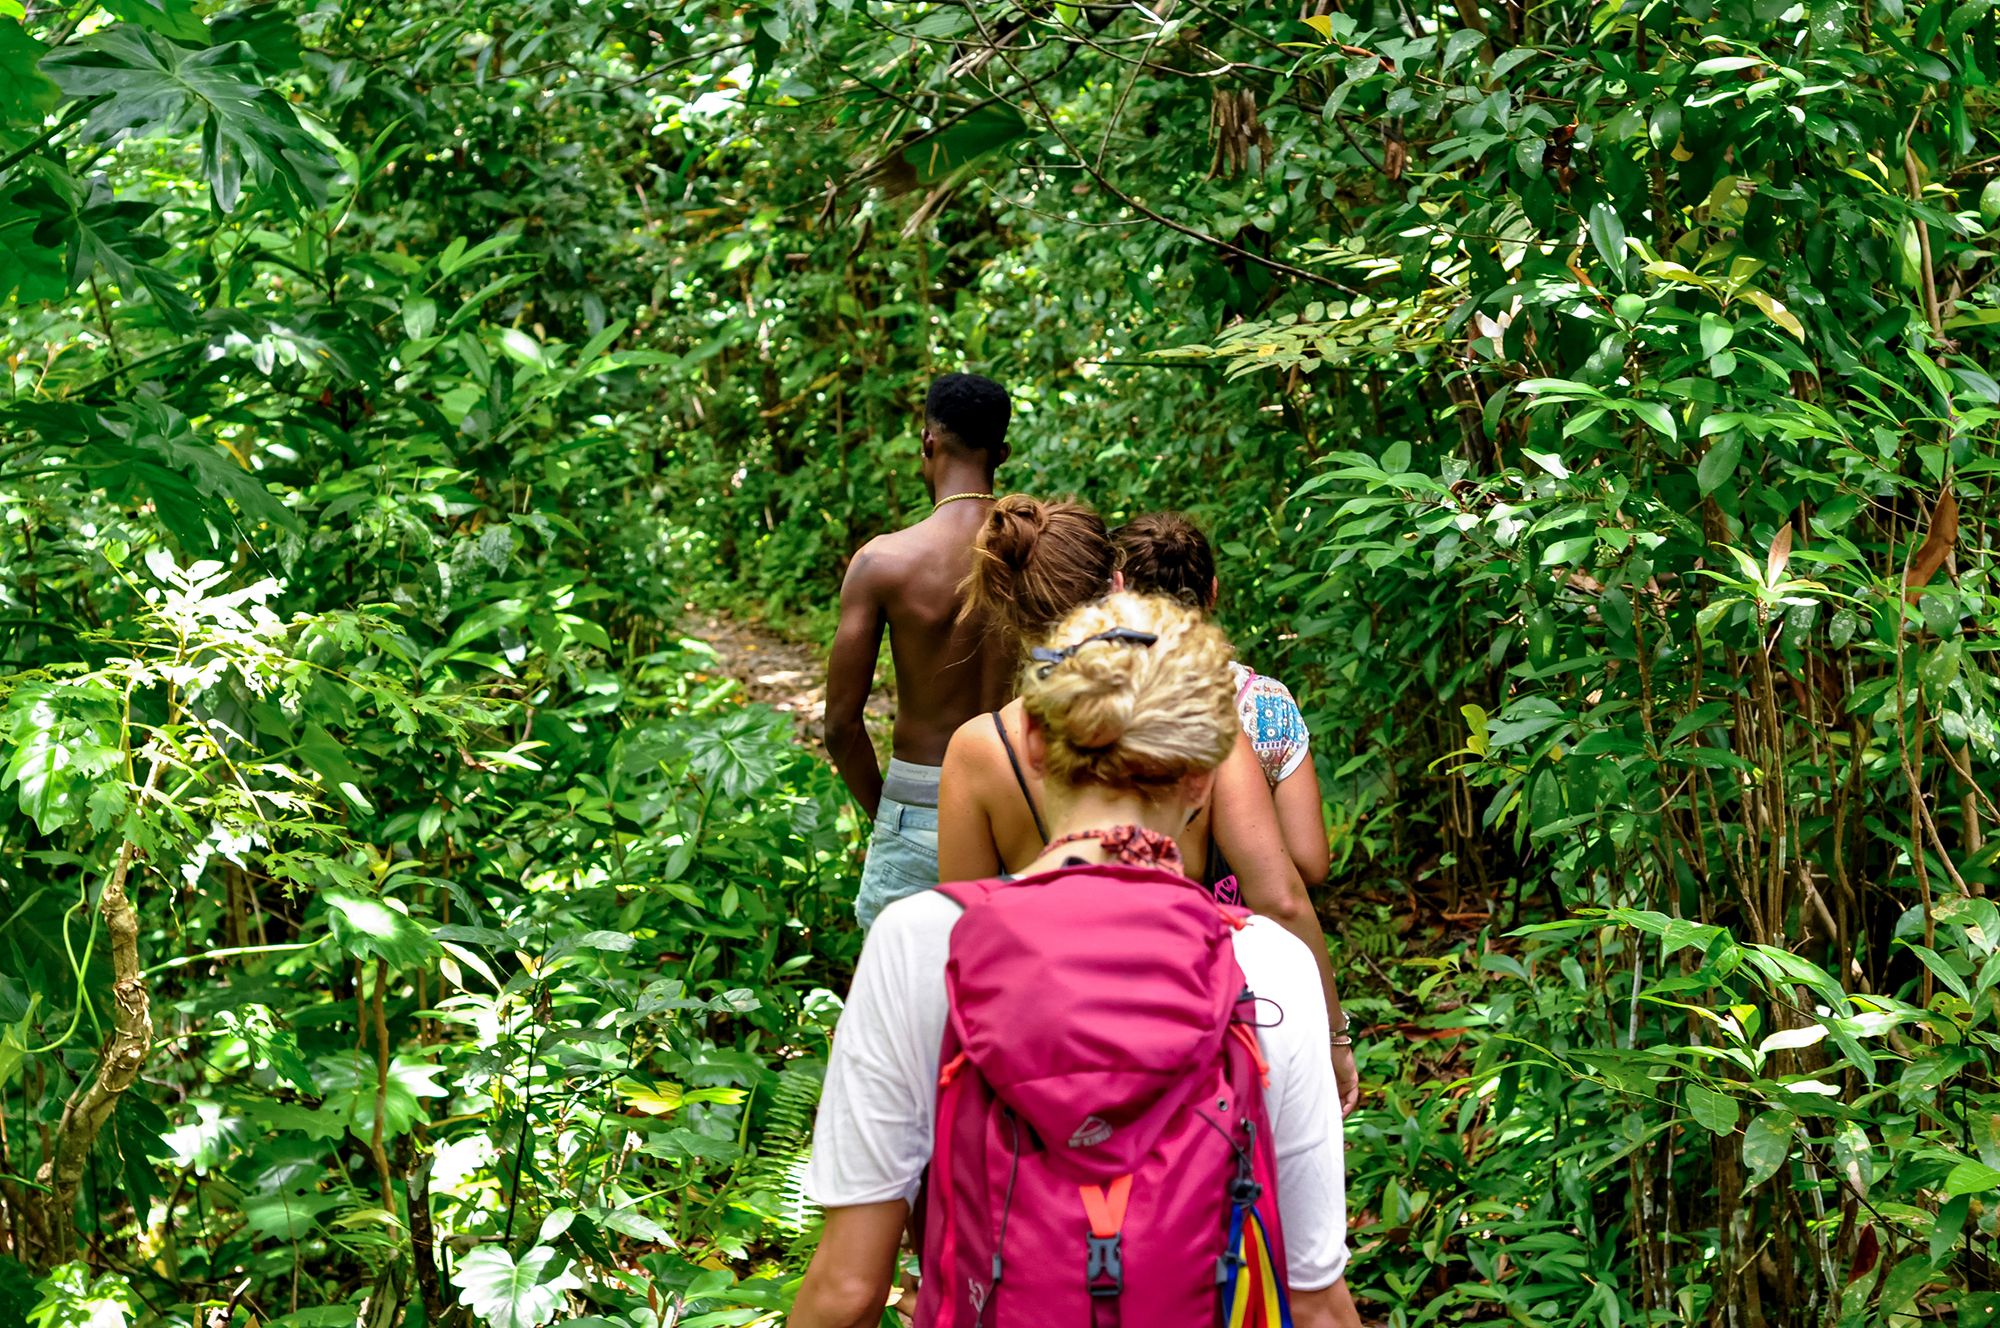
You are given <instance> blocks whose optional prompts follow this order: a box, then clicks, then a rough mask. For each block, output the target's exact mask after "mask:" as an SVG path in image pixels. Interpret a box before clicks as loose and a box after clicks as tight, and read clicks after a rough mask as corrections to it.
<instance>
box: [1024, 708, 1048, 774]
mask: <svg viewBox="0 0 2000 1328" xmlns="http://www.w3.org/2000/svg"><path fill="white" fill-rule="evenodd" d="M1021 747H1022V749H1023V753H1024V754H1025V755H1026V756H1027V758H1028V768H1029V769H1030V770H1033V771H1034V772H1035V773H1036V774H1038V775H1041V774H1046V773H1047V772H1048V762H1049V734H1048V730H1047V729H1045V728H1043V727H1042V721H1040V720H1039V719H1036V718H1035V717H1034V716H1033V715H1031V714H1029V713H1028V710H1027V707H1026V706H1023V707H1022V708H1021Z"/></svg>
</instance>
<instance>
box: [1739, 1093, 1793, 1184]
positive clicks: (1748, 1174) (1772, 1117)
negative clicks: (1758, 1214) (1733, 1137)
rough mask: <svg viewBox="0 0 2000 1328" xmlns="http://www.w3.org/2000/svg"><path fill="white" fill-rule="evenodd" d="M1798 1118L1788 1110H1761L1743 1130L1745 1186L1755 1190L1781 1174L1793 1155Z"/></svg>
mask: <svg viewBox="0 0 2000 1328" xmlns="http://www.w3.org/2000/svg"><path fill="white" fill-rule="evenodd" d="M1797 1127H1798V1118H1797V1117H1795V1116H1793V1115H1792V1113H1791V1112H1789V1111H1765V1112H1760V1113H1759V1114H1758V1115H1757V1116H1756V1117H1755V1118H1754V1119H1752V1120H1751V1122H1750V1124H1749V1125H1747V1126H1745V1127H1744V1129H1743V1169H1744V1172H1745V1175H1744V1178H1743V1188H1744V1189H1745V1190H1746V1191H1747V1190H1752V1189H1755V1188H1756V1187H1757V1186H1759V1185H1762V1184H1763V1183H1764V1182H1765V1181H1767V1180H1769V1179H1771V1177H1773V1176H1775V1175H1777V1174H1778V1168H1779V1167H1782V1166H1783V1165H1784V1164H1785V1159H1786V1157H1788V1156H1789V1155H1790V1154H1791V1150H1792V1132H1793V1131H1794V1130H1795V1129H1796V1128H1797Z"/></svg>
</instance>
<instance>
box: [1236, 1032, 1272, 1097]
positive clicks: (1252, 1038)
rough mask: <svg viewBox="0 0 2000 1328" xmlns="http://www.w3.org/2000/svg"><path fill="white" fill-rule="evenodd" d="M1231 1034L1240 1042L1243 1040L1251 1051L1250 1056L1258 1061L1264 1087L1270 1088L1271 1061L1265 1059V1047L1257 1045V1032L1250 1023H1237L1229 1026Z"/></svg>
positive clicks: (1259, 1074)
mask: <svg viewBox="0 0 2000 1328" xmlns="http://www.w3.org/2000/svg"><path fill="white" fill-rule="evenodd" d="M1229 1034H1230V1036H1231V1037H1233V1038H1235V1039H1236V1040H1237V1041H1238V1042H1241V1043H1242V1044H1243V1046H1244V1048H1245V1050H1247V1051H1248V1052H1249V1053H1250V1058H1251V1059H1252V1060H1254V1061H1256V1062H1257V1074H1258V1077H1259V1078H1261V1079H1263V1081H1264V1087H1266V1088H1269V1087H1270V1086H1271V1062H1269V1061H1267V1060H1265V1059H1264V1049H1263V1048H1262V1047H1260V1046H1258V1045H1257V1034H1256V1033H1254V1032H1252V1031H1251V1028H1250V1025H1248V1024H1235V1023H1232V1024H1231V1025H1230V1026H1229Z"/></svg>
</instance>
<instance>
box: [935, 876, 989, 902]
mask: <svg viewBox="0 0 2000 1328" xmlns="http://www.w3.org/2000/svg"><path fill="white" fill-rule="evenodd" d="M1005 884H1006V882H1005V881H1000V880H987V881H941V882H939V883H938V887H937V892H938V893H939V894H941V895H943V896H944V897H945V898H946V899H949V900H950V901H951V902H952V903H954V904H957V905H958V906H959V907H960V908H971V907H972V906H973V905H974V904H983V903H985V902H986V900H987V899H988V898H989V897H991V895H992V894H993V892H994V891H995V890H998V889H999V888H1000V887H1001V886H1003V885H1005Z"/></svg>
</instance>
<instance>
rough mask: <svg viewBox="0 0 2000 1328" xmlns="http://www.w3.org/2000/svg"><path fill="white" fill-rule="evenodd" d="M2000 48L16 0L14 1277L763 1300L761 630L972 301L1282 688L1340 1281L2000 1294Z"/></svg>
mask: <svg viewBox="0 0 2000 1328" xmlns="http://www.w3.org/2000/svg"><path fill="white" fill-rule="evenodd" d="M1996 78H2000V4H1996V3H1995V0H1929V2H1928V3H1913V2H1910V0H1859V3H1844V2H1843V0H1805V2H1804V3H1792V0H1607V2H1606V3H1599V4H1583V3H1578V2H1577V0H1552V2H1551V3H1548V4H1541V5H1529V4H1527V3H1525V0H1451V2H1450V3H1442V2H1440V0H1428V2H1427V3H1418V2H1417V0H1365V2H1364V0H1352V2H1351V3H1346V4H1340V5H1336V4H1333V3H1332V0H1305V3H1304V5H1303V7H1296V6H1292V5H1289V4H1287V5H1284V6H1270V5H1263V4H1258V3H1252V4H1249V5H1244V6H1221V5H1215V4H1213V3H1211V2H1210V0H1149V2H1146V3H1138V4H1130V5H1116V4H1110V3H1097V2H1095V0H1092V2H1090V3H1066V2H1064V0H1053V2H1048V0H1038V2H1037V3H1017V2H1015V0H936V2H935V3H931V2H926V0H915V2H910V3H891V2H889V0H845V2H844V3H839V2H837V3H831V4H826V5H820V4H817V3H815V2H814V0H783V3H773V4H768V5H767V4H749V5H744V6H740V7H724V8H720V9H718V8H715V7H702V6H692V5H675V4H658V5H655V4H643V3H636V2H627V0H616V2H611V3H599V2H592V3H559V2H557V0H512V2H511V3H507V4H496V3H491V2H490V0H463V2H461V3H452V4H441V3H435V2H434V0H404V2H403V3H398V4H392V5H378V6H370V5H365V4H360V3H353V2H351V0H312V2H310V3H308V2H307V0H270V2H269V3H246V4H236V3H229V2H227V0H225V2H224V3H210V2H209V0H73V2H72V3H67V4H63V3H46V2H44V0H0V237H4V238H3V239H0V298H4V299H5V301H6V307H5V319H6V324H5V326H6V346H5V352H6V379H7V385H8V386H7V391H6V393H5V395H4V399H0V1323H10V1324H11V1323H15V1322H23V1321H25V1322H27V1323H29V1324H32V1325H35V1328H83V1326H85V1325H87V1326H88V1328H125V1326H126V1325H134V1326H137V1325H146V1326H148V1328H150V1326H151V1325H165V1324H186V1323H190V1322H193V1323H198V1324H201V1325H203V1328H231V1326H232V1325H250V1324H257V1325H273V1326H280V1325H282V1326H284V1328H330V1326H332V1325H342V1326H343V1328H344V1326H345V1325H350V1324H355V1325H361V1326H362V1328H389V1326H390V1325H403V1324H409V1325H418V1324H427V1325H453V1326H454V1328H470V1325H474V1324H478V1325H485V1326H486V1328H542V1325H545V1324H551V1323H559V1322H560V1323H589V1324H593V1325H613V1326H615V1328H666V1325H668V1324H673V1323H676V1322H678V1323H679V1324H681V1325H684V1328H695V1326H696V1325H725V1324H750V1323H772V1322H776V1321H778V1320H779V1319H781V1318H782V1315H783V1312H784V1308H785V1306H786V1304H787V1303H788V1298H789V1296H790V1295H791V1294H792V1292H793V1290H794V1289H795V1287H796V1279H797V1276H798V1274H799V1272H800V1270H801V1269H802V1268H803V1266H804V1262H805V1260H806V1259H807V1258H808V1257H809V1255H810V1252H811V1250H812V1248H813V1244H814V1241H815V1238H816V1231H817V1227H816V1217H815V1214H814V1213H813V1212H812V1210H811V1207H810V1205H809V1204H807V1203H806V1202H805V1200H804V1197H803V1195H802V1193H801V1191H800V1188H799V1185H800V1181H799V1177H800V1172H801V1169H802V1164H803V1160H804V1157H805V1154H806V1150H807V1148H808V1139H809V1133H810V1126H811V1119H812V1111H813V1107H814V1103H815V1102H816V1100H817V1096H818V1091H819V1083H820V1074H821V1072H822V1069H823V1066H824V1058H825V1055H826V1050H827V1045H828V1037H829V1034H830V1031H831V1029H832V1026H833V1023H834V1021H835V1019H836V1017H837V1015H838V1012H839V1007H840V999H841V993H842V992H844V991H845V990H846V985H847V981H848V977H849V975H850V974H851V972H852V968H853V963H854V959H855V956H856V953H857V951H858V949H859V944H860V935H859V932H858V930H857V928H856V927H855V924H854V921H853V913H852V903H853V898H854V891H855V886H856V880H857V876H858V862H859V855H860V850H861V845H862V844H863V842H864V841H865V835H866V824H865V818H863V817H861V816H860V815H859V813H858V810H857V809H856V808H855V807H854V805H853V804H852V802H851V800H849V799H848V797H847V796H846V795H845V793H844V791H843V790H842V789H841V787H840V785H839V783H838V781H837V780H836V779H835V777H834V776H833V774H832V772H831V771H830V770H829V769H828V767H827V766H826V764H825V761H824V759H823V757H822V755H821V754H820V753H819V751H818V750H817V748H816V747H815V745H814V743H813V740H812V735H811V733H810V732H805V731H802V730H801V728H800V726H799V724H798V723H797V722H796V720H795V717H794V715H793V714H790V713H786V712H784V711H781V710H778V709H774V708H772V707H771V706H769V705H767V704H763V703H762V702H760V701H756V700H752V699H751V696H750V690H751V689H754V687H755V686H756V680H755V678H754V677H752V676H751V675H752V674H754V673H755V672H756V670H754V669H752V670H748V671H747V672H746V670H745V669H743V668H739V667H736V664H735V662H734V661H733V659H732V658H731V657H730V656H729V655H728V654H727V653H726V652H724V651H722V650H721V649H720V648H719V646H718V644H717V643H716V642H715V641H712V640H710V639H707V638H706V637H705V636H704V628H703V624H704V623H706V622H711V621H715V619H713V618H712V617H711V615H715V614H718V613H726V614H727V615H730V618H729V621H733V622H737V623H750V622H754V623H757V624H761V629H760V630H762V631H763V632H764V633H765V634H766V636H765V638H764V639H766V640H768V641H772V642H780V641H783V640H791V641H802V642H805V643H806V644H807V645H808V646H809V647H812V648H815V649H816V648H817V647H818V646H819V645H820V644H822V643H823V642H824V640H825V639H826V637H827V635H828V633H829V632H830V629H831V605H832V603H833V599H834V596H835V594H836V592H837V587H838V585H839V582H840V578H841V575H842V572H843V569H844V568H845V565H846V561H847V559H848V558H849V556H850V555H851V554H852V552H853V550H854V549H855V548H856V547H857V546H859V545H860V544H861V543H862V542H863V541H865V540H866V539H867V538H869V537H870V536H872V535H874V534H877V533H880V532H882V531H884V530H887V529H890V528H893V527H896V526H898V525H901V524H904V523H906V522H907V521H908V520H910V519H911V518H912V517H913V516H914V515H916V514H919V513H921V512H922V511H923V510H924V508H925V505H926V502H927V500H926V496H925V494H924V491H923V488H922V486H921V484H920V482H919V479H918V476H917V472H916V466H915V457H916V452H917V446H918V442H917V435H918V430H919V428H920V418H921V404H922V400H923V393H924V389H925V386H926V384H927V383H928V381H929V380H930V379H931V377H932V376H933V375H935V374H937V373H940V372H944V371H947V370H955V369H972V370H976V371H978V372H981V373H985V374H989V375H991V376H993V377H994V378H996V379H998V380H1000V381H1001V382H1003V383H1005V384H1006V385H1007V387H1008V389H1009V390H1010V392H1012V393H1013V395H1014V400H1015V418H1014V424H1013V429H1012V432H1011V434H1010V441H1011V442H1012V445H1013V458H1012V460H1011V461H1010V462H1009V463H1008V465H1007V466H1006V467H1005V468H1004V469H1003V471H1002V473H1001V482H1002V484H1003V485H1004V486H1005V487H1006V488H1008V489H1010V490H1015V491H1024V492H1029V493H1037V494H1045V495H1056V494H1077V495H1080V496H1082V497H1084V498H1086V499H1087V500H1089V501H1090V502H1092V503H1094V504H1095V505H1096V506H1097V507H1098V508H1099V510H1100V511H1102V512H1103V513H1104V514H1105V516H1106V518H1107V519H1110V520H1118V519H1123V518H1125V517H1127V516H1130V515H1133V514H1137V513H1140V512H1144V511H1150V510H1157V509H1161V508H1178V509H1182V510H1185V511H1187V512H1189V513H1190V514H1192V515H1193V516H1194V517H1195V518H1196V519H1197V520H1198V521H1200V522H1201V523H1203V524H1204V525H1205V526H1206V527H1207V528H1208V529H1209V530H1210V531H1211V532H1212V533H1213V535H1214V536H1215V539H1216V543H1217V546H1218V550H1219V553H1220V557H1221V562H1222V570H1221V573H1220V580H1221V583H1222V600H1221V605H1220V610H1219V613H1220V617H1221V620H1222V622H1223V623H1224V625H1225V626H1226V627H1227V628H1228V629H1229V631H1230V633H1231V634H1232V636H1233V638H1234V639H1235V641H1236V643H1237V645H1238V647H1239V648H1240V650H1241V651H1242V652H1243V654H1244V655H1245V657H1246V658H1249V659H1252V660H1254V661H1255V662H1256V664H1257V666H1258V667H1259V668H1260V669H1268V670H1270V671H1273V672H1276V673H1282V675H1283V676H1284V677H1285V678H1286V679H1287V680H1288V681H1290V682H1291V683H1292V684H1293V686H1294V689H1295V690H1296V692H1297V693H1298V695H1299V697H1300V699H1301V701H1302V703H1303V704H1304V706H1305V711H1306V716H1307V719H1308V721H1309V723H1310V725H1311V728H1312V731H1313V734H1314V737H1315V741H1314V743H1313V751H1314V754H1315V759H1316V760H1317V762H1318V773H1319V776H1320V780H1321V783H1322V786H1323V788H1324V790H1325V793H1326V800H1327V813H1328V817H1329V822H1330V824H1331V826H1332V829H1333V854H1334V868H1333V877H1332V879H1331V880H1330V881H1329V883H1328V885H1327V887H1326V889H1325V890H1324V891H1323V893H1322V895H1321V898H1320V900H1319V905H1320V910H1321V913H1322V916H1323V918H1324V920H1325V922H1326V927H1327V933H1328V936H1329V938H1330V942H1331V944H1332V946H1333V957H1334V963H1335V967H1336V970H1337V971H1338V972H1339V974H1340V977H1341V982H1342V985H1343V988H1344V989H1345V991H1346V993H1347V1004H1348V1006H1349V1008H1350V1009H1351V1010H1352V1011H1353V1012H1354V1013H1355V1015H1356V1016H1357V1021H1358V1022H1357V1030H1358V1031H1359V1032H1360V1033H1361V1034H1362V1035H1361V1036H1360V1037H1359V1038H1358V1039H1357V1041H1358V1053H1359V1059H1360V1064H1361V1070H1362V1077H1363V1080H1364V1083H1365V1089H1366V1097H1365V1102H1364V1106H1363V1108H1362V1110H1361V1111H1360V1112H1359V1113H1358V1114H1357V1115H1355V1116H1354V1117H1352V1118H1350V1119H1349V1121H1348V1123H1347V1127H1346V1138H1347V1149H1348V1174H1349V1182H1348V1184H1349V1190H1348V1204H1349V1211H1350V1215H1351V1227H1352V1232H1351V1242H1352V1245H1353V1247H1354V1262H1353V1264H1352V1268H1351V1271H1350V1277H1351V1280H1352V1281H1353V1285H1354V1288H1355V1292H1356V1295H1357V1297H1358V1298H1359V1299H1360V1300H1361V1302H1362V1307H1363V1309H1364V1312H1365V1313H1367V1314H1368V1315H1369V1316H1370V1317H1371V1318H1374V1319H1379V1320H1382V1321H1386V1322H1389V1323H1392V1324H1394V1325H1396V1326H1397V1328H1417V1326H1418V1325H1423V1324H1429V1323H1461V1322H1473V1321H1485V1320H1494V1321H1499V1320H1511V1321H1513V1322H1517V1323H1523V1324H1585V1323H1588V1324H1598V1325H1603V1326H1604V1328H1617V1325H1621V1324H1630V1323H1635V1322H1640V1323H1694V1322H1699V1323H1715V1324H1726V1325H1729V1328H1758V1326H1759V1325H1765V1324H1805V1323H1815V1324H1818V1323H1838V1324H1841V1325H1849V1324H1852V1325H1875V1324H1882V1325H1888V1324H1897V1325H1903V1324H1914V1323H1919V1322H1931V1321H1945V1320H1951V1321H1956V1322H1962V1323H1986V1322H1989V1321H1990V1320H1991V1318H1992V1316H1993V1315H1994V1314H1995V1313H1996V1312H2000V1275H1996V1270H1995V1265H1994V1257H1993V1249H1994V1241H1995V1239H1996V1238H2000V1226H1996V1223H1997V1222H2000V1091H1996V1087H1995V1085H1996V1080H1997V1079H2000V1070H1996V1065H1995V1055H1996V1049H2000V996H1997V995H1996V992H2000V911H1996V908H1995V905H1994V904H1993V902H1992V901H1991V900H1990V899H1989V897H1988V895H1989V890H1990V889H1991V888H1993V887H1994V886H1995V885H1996V884H2000V870H1996V852H2000V849H1996V840H1995V838H1994V834H1993V832H1994V829H1995V825H1996V822H2000V807H1997V806H1996V805H1995V792H1996V789H2000V780H1996V778H1995V773H1994V772H1995V762H1996V758H1997V757H2000V734H1996V728H1995V702H1994V668H1993V650H1994V648H1995V647H1994V642H1995V636H1994V629H1995V626H1996V624H2000V606H1997V605H1996V603H1995V600H1994V590H1993V585H1992V575H1993V545H1994V539H1995V532H1996V526H1995V523H1994V521H1993V519H1992V517H1991V516H1990V512H1991V506H1992V504H1991V497H1992V491H1993V487H1994V479H1995V474H1996V462H1995V460H1994V457H1995V446H1994V444H1995V441H1996V427H1995V426H1996V421H2000V383H1996V381H1995V378H1994V376H1993V375H1992V372H1991V369H1990V364H1991V360H1992V355H1993V351H1994V349H1995V346H1996V329H2000V291H1996V288H1995V285H1994V282H1993V277H1994V274H1995V272H1996V263H2000V255H1997V254H1996V251H1995V250H1994V249H1992V248H1989V247H1988V246H1989V244H1991V243H1992V235H1993V232H1994V228H1995V227H2000V175H1996V174H1995V171H1996V167H2000V142H1996V133H1995V129H1994V123H1995V122H1994V118H1993V114H1992V109H1993V100H1994V93H1993V83H1994V80H1995V79H1996ZM710 635H712V633H711V634H710ZM746 683H747V684H748V687H746Z"/></svg>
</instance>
